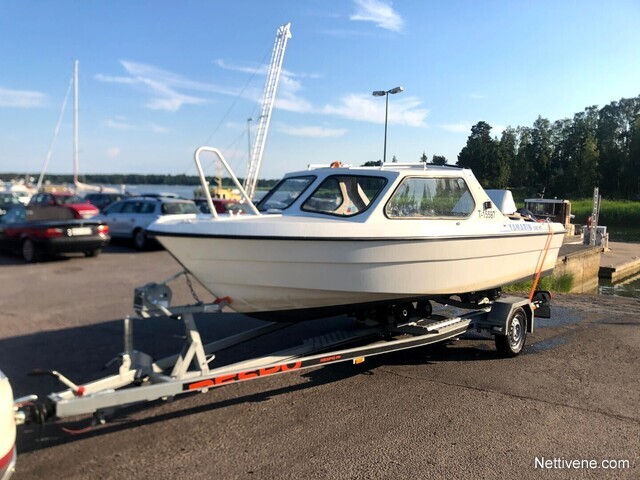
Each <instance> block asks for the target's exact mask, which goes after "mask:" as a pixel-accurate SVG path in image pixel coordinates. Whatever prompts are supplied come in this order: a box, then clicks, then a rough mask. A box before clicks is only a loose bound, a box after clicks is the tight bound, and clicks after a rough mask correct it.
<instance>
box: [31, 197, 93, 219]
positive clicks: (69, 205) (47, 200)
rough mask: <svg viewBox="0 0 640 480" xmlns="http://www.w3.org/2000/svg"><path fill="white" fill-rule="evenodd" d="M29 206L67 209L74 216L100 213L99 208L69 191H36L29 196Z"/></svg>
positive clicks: (79, 216)
mask: <svg viewBox="0 0 640 480" xmlns="http://www.w3.org/2000/svg"><path fill="white" fill-rule="evenodd" d="M29 206H30V207H31V206H38V207H57V208H58V209H60V208H62V209H69V210H71V211H72V212H73V216H74V218H91V217H95V216H96V215H97V214H98V213H100V210H98V209H97V208H96V207H94V206H93V205H91V204H90V203H89V202H87V201H86V200H82V199H81V198H80V197H78V196H77V195H73V194H71V193H60V192H56V193H36V194H35V195H34V196H33V197H31V201H29Z"/></svg>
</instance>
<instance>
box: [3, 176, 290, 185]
mask: <svg viewBox="0 0 640 480" xmlns="http://www.w3.org/2000/svg"><path fill="white" fill-rule="evenodd" d="M23 176H24V174H20V173H6V174H5V173H3V174H0V178H1V179H2V180H4V181H9V180H10V179H13V178H21V177H23ZM45 178H46V180H47V182H50V183H52V184H65V183H69V184H71V183H73V175H71V174H50V175H49V174H47V176H46V177H45ZM79 179H80V181H82V182H84V183H89V184H92V185H194V186H195V185H200V177H198V176H197V175H184V174H181V175H161V174H146V175H143V174H136V173H130V174H90V175H81V176H80V178H79ZM209 180H210V181H211V182H212V183H213V181H212V180H211V179H209ZM238 180H239V181H240V183H242V182H243V179H242V178H239V179H238ZM277 182H278V180H266V179H263V180H258V188H271V187H273V186H274V185H275V184H276V183H277ZM222 186H223V187H233V186H234V183H233V180H231V179H230V178H222Z"/></svg>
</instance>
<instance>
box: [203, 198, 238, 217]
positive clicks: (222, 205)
mask: <svg viewBox="0 0 640 480" xmlns="http://www.w3.org/2000/svg"><path fill="white" fill-rule="evenodd" d="M211 201H212V202H213V207H214V208H215V209H216V213H230V214H233V215H237V214H239V213H246V212H247V211H248V209H247V206H246V205H245V204H244V203H240V202H238V201H237V200H229V199H224V198H212V199H211ZM194 202H195V204H196V205H197V206H198V208H199V209H200V211H201V212H202V213H211V211H210V210H209V204H208V203H207V199H206V198H196V199H195V200H194Z"/></svg>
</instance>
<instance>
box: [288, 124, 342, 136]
mask: <svg viewBox="0 0 640 480" xmlns="http://www.w3.org/2000/svg"><path fill="white" fill-rule="evenodd" d="M277 129H278V131H279V132H282V133H286V134H287V135H292V136H295V137H314V138H327V137H341V136H343V135H344V134H345V133H347V130H346V129H344V128H326V127H319V126H314V125H297V126H291V125H284V124H281V125H278V127H277Z"/></svg>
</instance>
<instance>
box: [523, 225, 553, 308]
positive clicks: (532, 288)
mask: <svg viewBox="0 0 640 480" xmlns="http://www.w3.org/2000/svg"><path fill="white" fill-rule="evenodd" d="M552 238H553V229H552V228H551V223H549V235H548V236H547V243H546V244H545V246H544V253H543V255H542V262H540V267H538V268H537V272H536V278H535V279H534V280H533V286H532V287H531V292H530V293H529V301H532V300H533V294H534V293H535V291H536V288H537V287H538V282H539V281H540V275H542V268H543V267H544V262H545V260H546V259H547V253H548V252H549V247H550V246H551V239H552Z"/></svg>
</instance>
